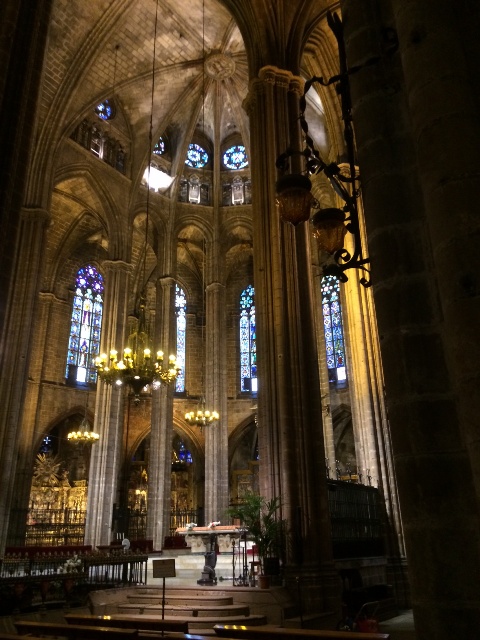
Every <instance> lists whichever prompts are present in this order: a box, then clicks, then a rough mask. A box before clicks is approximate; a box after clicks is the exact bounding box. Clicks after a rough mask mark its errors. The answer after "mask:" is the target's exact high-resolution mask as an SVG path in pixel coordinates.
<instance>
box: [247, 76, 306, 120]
mask: <svg viewBox="0 0 480 640" xmlns="http://www.w3.org/2000/svg"><path fill="white" fill-rule="evenodd" d="M268 85H270V86H272V87H274V86H275V87H280V88H281V89H284V90H285V91H293V92H295V93H297V94H298V96H299V97H300V96H301V95H302V93H303V87H304V85H305V81H304V80H303V78H301V77H300V76H296V75H294V74H293V73H292V72H291V71H288V70H287V69H279V68H278V67H274V66H272V65H268V66H265V67H262V68H261V69H260V70H259V72H258V76H257V77H256V78H253V80H252V81H251V82H250V88H249V92H248V95H247V97H246V98H245V100H244V102H243V107H244V109H245V111H247V113H249V112H250V109H251V108H252V106H253V104H254V103H255V96H256V95H257V94H259V93H263V92H264V91H265V87H266V86H268Z"/></svg>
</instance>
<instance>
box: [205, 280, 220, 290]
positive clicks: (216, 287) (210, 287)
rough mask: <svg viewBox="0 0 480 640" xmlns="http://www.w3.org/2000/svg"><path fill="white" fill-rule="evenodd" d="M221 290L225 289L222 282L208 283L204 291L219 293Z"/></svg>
mask: <svg viewBox="0 0 480 640" xmlns="http://www.w3.org/2000/svg"><path fill="white" fill-rule="evenodd" d="M221 289H225V285H224V284H223V283H222V282H210V284H207V286H206V287H205V291H219V290H221Z"/></svg>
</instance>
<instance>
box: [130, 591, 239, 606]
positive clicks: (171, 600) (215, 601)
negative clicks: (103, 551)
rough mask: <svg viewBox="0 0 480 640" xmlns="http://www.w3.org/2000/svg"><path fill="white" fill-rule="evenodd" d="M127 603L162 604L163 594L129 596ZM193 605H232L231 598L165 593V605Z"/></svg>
mask: <svg viewBox="0 0 480 640" xmlns="http://www.w3.org/2000/svg"><path fill="white" fill-rule="evenodd" d="M127 597H128V602H129V603H130V604H144V605H146V606H150V605H156V604H162V599H163V594H162V593H158V594H152V595H150V594H148V595H147V594H129V595H128V596H127ZM191 603H194V604H195V605H199V606H200V605H202V604H203V605H205V606H215V605H218V606H226V605H229V604H233V597H231V596H205V595H195V594H188V593H184V594H183V593H180V594H179V593H177V592H175V594H173V593H168V592H167V591H166V592H165V604H171V605H181V604H187V605H189V604H191Z"/></svg>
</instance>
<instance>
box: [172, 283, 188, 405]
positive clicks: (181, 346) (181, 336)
mask: <svg viewBox="0 0 480 640" xmlns="http://www.w3.org/2000/svg"><path fill="white" fill-rule="evenodd" d="M175 313H176V316H177V363H178V365H179V366H180V367H181V369H180V373H179V374H178V376H177V379H176V380H175V391H176V392H177V393H181V392H182V391H185V353H186V349H185V337H186V333H187V299H186V297H185V291H184V290H183V289H181V288H180V287H179V286H178V284H176V285H175Z"/></svg>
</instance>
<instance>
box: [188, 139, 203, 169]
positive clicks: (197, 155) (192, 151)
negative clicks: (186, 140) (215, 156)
mask: <svg viewBox="0 0 480 640" xmlns="http://www.w3.org/2000/svg"><path fill="white" fill-rule="evenodd" d="M207 162H208V153H207V152H206V151H205V149H202V147H201V146H200V145H198V144H189V145H188V151H187V159H186V160H185V164H186V165H188V166H189V167H194V168H196V169H201V168H202V167H204V166H205V165H206V164H207Z"/></svg>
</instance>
